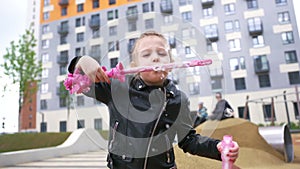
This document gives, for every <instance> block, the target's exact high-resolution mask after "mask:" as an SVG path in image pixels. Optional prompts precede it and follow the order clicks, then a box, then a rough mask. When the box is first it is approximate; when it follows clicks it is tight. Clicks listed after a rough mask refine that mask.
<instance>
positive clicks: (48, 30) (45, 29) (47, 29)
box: [42, 25, 50, 34]
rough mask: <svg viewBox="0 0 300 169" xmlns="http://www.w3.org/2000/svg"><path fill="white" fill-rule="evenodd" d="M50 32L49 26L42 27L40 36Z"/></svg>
mask: <svg viewBox="0 0 300 169" xmlns="http://www.w3.org/2000/svg"><path fill="white" fill-rule="evenodd" d="M48 32H50V26H49V25H43V26H42V34H46V33H48Z"/></svg>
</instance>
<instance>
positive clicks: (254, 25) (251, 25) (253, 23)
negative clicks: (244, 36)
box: [248, 17, 262, 32]
mask: <svg viewBox="0 0 300 169" xmlns="http://www.w3.org/2000/svg"><path fill="white" fill-rule="evenodd" d="M248 29H249V31H250V32H255V31H262V22H261V19H260V18H258V17H255V18H250V19H248Z"/></svg>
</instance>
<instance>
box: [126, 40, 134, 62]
mask: <svg viewBox="0 0 300 169" xmlns="http://www.w3.org/2000/svg"><path fill="white" fill-rule="evenodd" d="M135 41H136V38H133V39H129V41H128V52H129V53H131V52H132V48H133V46H134V44H135ZM130 61H132V58H131V55H130Z"/></svg>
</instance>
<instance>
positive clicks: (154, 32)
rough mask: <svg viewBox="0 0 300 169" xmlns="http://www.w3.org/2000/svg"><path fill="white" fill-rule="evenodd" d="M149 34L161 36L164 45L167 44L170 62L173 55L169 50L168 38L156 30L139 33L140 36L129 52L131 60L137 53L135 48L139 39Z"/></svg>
mask: <svg viewBox="0 0 300 169" xmlns="http://www.w3.org/2000/svg"><path fill="white" fill-rule="evenodd" d="M149 36H156V37H159V38H161V39H162V40H163V41H164V42H165V43H166V45H167V46H168V54H169V56H170V59H171V62H173V61H174V60H173V57H172V55H171V50H170V45H169V43H168V40H167V39H166V38H165V37H164V35H162V34H160V33H158V32H156V31H147V32H144V33H142V34H141V35H140V37H139V38H138V39H137V40H136V41H135V44H134V46H133V47H132V49H131V51H130V53H131V58H132V61H134V60H135V58H136V55H137V51H136V48H137V46H138V44H139V43H140V41H141V40H142V39H143V38H145V37H149Z"/></svg>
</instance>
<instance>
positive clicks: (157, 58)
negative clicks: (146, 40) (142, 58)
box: [152, 54, 159, 62]
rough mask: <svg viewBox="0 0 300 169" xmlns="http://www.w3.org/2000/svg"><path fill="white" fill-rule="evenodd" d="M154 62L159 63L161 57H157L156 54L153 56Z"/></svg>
mask: <svg viewBox="0 0 300 169" xmlns="http://www.w3.org/2000/svg"><path fill="white" fill-rule="evenodd" d="M152 62H159V56H158V55H156V54H154V55H153V56H152Z"/></svg>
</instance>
